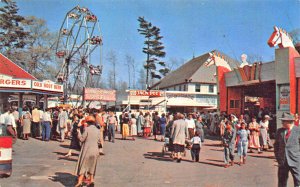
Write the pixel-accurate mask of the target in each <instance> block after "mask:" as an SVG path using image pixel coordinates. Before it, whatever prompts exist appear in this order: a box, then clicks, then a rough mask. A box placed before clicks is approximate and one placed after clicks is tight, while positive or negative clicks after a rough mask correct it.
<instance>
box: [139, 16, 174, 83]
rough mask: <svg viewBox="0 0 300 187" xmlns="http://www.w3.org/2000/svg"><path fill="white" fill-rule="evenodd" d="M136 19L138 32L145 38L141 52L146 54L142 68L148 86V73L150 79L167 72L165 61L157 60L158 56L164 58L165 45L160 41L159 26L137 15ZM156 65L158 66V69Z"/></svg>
mask: <svg viewBox="0 0 300 187" xmlns="http://www.w3.org/2000/svg"><path fill="white" fill-rule="evenodd" d="M138 21H139V23H140V24H139V27H140V28H139V29H138V32H139V33H140V34H141V35H143V36H144V37H145V39H146V40H145V42H144V44H145V46H144V47H143V53H145V54H146V55H147V59H146V64H145V65H144V68H145V70H146V85H147V86H149V76H150V75H151V78H152V79H153V78H156V79H160V78H161V75H163V76H165V75H166V74H167V73H166V72H168V70H167V69H168V68H166V67H165V66H166V64H165V62H162V61H160V60H159V58H164V57H165V56H166V52H164V48H165V47H164V46H163V43H162V42H161V39H162V38H163V37H162V36H161V35H160V28H158V27H156V26H153V25H152V24H151V23H150V22H148V21H146V20H145V19H144V18H143V17H139V18H138ZM157 65H159V66H160V69H159V70H158V71H157ZM159 74H161V75H159Z"/></svg>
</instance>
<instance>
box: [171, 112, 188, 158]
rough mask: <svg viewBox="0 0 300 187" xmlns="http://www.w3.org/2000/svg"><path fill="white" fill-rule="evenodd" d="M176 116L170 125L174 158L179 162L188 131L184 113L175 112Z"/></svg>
mask: <svg viewBox="0 0 300 187" xmlns="http://www.w3.org/2000/svg"><path fill="white" fill-rule="evenodd" d="M177 115H178V117H177V119H178V120H176V121H174V123H173V126H172V132H171V138H172V139H173V144H174V152H175V157H174V158H175V159H176V158H177V162H178V163H180V162H181V154H182V153H183V152H184V145H185V140H187V139H188V137H189V132H188V128H187V122H186V121H185V120H184V115H183V114H181V113H178V114H177Z"/></svg>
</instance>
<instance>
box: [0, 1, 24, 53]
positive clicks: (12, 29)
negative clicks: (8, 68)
mask: <svg viewBox="0 0 300 187" xmlns="http://www.w3.org/2000/svg"><path fill="white" fill-rule="evenodd" d="M0 4H1V3H0ZM2 5H3V6H1V7H0V51H1V52H2V53H4V54H6V55H9V52H10V50H11V49H15V48H23V47H24V46H25V45H26V41H27V38H28V37H29V32H27V31H25V30H24V28H23V22H24V21H25V18H24V17H23V16H20V15H18V10H19V9H18V6H17V4H16V2H14V1H12V0H5V1H2Z"/></svg>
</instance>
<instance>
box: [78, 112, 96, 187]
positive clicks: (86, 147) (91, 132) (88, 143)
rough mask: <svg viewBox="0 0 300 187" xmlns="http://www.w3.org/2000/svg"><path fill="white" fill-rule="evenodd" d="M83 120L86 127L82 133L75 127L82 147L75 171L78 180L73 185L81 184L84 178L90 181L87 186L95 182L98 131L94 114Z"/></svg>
mask: <svg viewBox="0 0 300 187" xmlns="http://www.w3.org/2000/svg"><path fill="white" fill-rule="evenodd" d="M85 122H86V123H87V127H85V130H84V133H83V134H81V132H80V130H79V129H77V133H78V136H77V137H78V139H79V141H80V142H81V143H82V147H81V151H80V155H79V158H78V161H77V164H76V170H75V173H76V175H77V176H78V182H77V184H76V185H75V187H79V186H82V183H83V179H84V178H86V179H88V180H89V181H90V182H89V184H88V185H89V186H92V185H94V182H95V181H94V178H95V174H96V167H97V160H98V156H99V150H98V148H99V144H100V131H99V130H98V129H97V127H96V120H95V117H94V116H87V117H86V118H85Z"/></svg>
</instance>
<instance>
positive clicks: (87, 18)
mask: <svg viewBox="0 0 300 187" xmlns="http://www.w3.org/2000/svg"><path fill="white" fill-rule="evenodd" d="M85 19H86V20H87V21H90V22H96V21H97V17H96V16H95V15H87V16H86V17H85Z"/></svg>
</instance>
